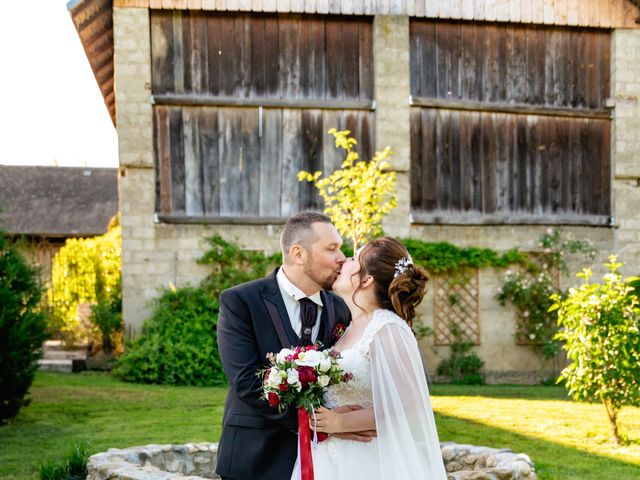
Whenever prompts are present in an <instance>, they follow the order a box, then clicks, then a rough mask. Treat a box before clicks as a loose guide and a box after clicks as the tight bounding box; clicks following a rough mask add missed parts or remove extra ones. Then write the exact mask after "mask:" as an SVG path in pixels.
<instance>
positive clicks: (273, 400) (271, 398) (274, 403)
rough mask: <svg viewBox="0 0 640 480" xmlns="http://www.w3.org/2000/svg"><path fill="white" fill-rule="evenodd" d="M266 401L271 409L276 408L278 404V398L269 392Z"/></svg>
mask: <svg viewBox="0 0 640 480" xmlns="http://www.w3.org/2000/svg"><path fill="white" fill-rule="evenodd" d="M267 399H268V400H269V405H271V406H272V407H277V406H278V405H279V404H280V398H279V397H278V395H276V394H275V393H273V392H269V395H268V396H267Z"/></svg>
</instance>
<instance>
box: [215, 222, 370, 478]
mask: <svg viewBox="0 0 640 480" xmlns="http://www.w3.org/2000/svg"><path fill="white" fill-rule="evenodd" d="M341 245H342V239H341V238H340V235H339V234H338V232H337V231H336V229H335V227H334V226H333V224H332V223H331V219H330V218H329V217H327V216H325V215H322V214H319V213H314V212H303V213H299V214H297V215H295V216H293V217H291V218H290V219H289V220H288V221H287V223H286V224H285V226H284V228H283V230H282V235H281V237H280V246H281V248H282V255H283V266H282V267H281V268H279V269H277V270H276V271H274V272H273V273H272V274H271V275H270V276H269V277H267V278H265V279H261V280H255V281H253V282H249V283H245V284H242V285H238V286H236V287H233V288H230V289H229V290H225V291H224V292H222V294H221V295H220V313H219V316H218V348H219V351H220V359H221V360H222V366H223V368H224V372H225V374H226V376H227V379H228V380H229V394H228V396H227V401H226V404H225V409H224V416H223V421H222V436H221V438H220V444H219V447H218V461H217V467H216V473H217V474H218V475H220V476H221V477H222V478H223V479H234V480H288V479H289V478H290V477H291V472H292V470H293V465H294V463H295V460H296V456H297V431H298V420H297V415H296V411H295V409H293V408H291V409H289V410H287V411H285V412H283V413H278V410H277V409H275V408H272V407H270V406H269V404H268V403H267V402H266V401H265V400H263V399H262V398H261V386H262V382H261V379H260V378H259V377H258V376H257V375H256V372H257V371H258V370H259V369H260V368H264V367H266V366H267V364H268V362H267V359H266V355H267V353H269V352H273V353H277V352H278V351H280V350H281V349H282V348H289V347H291V346H292V345H308V344H310V343H313V342H315V341H320V342H322V344H323V345H324V346H325V347H329V346H331V345H333V342H334V339H333V330H334V328H335V325H336V323H342V324H343V325H346V324H347V323H348V322H349V320H350V317H349V311H348V309H347V307H346V305H345V304H344V302H343V301H342V300H340V299H339V298H337V297H336V296H334V295H333V294H331V293H329V292H327V290H329V289H330V288H331V286H332V285H333V282H334V281H335V280H336V278H337V276H338V274H339V273H340V269H341V268H342V264H343V263H344V262H345V256H344V254H343V253H342V251H341V250H340V246H341ZM345 408H348V407H345ZM346 436H347V438H351V439H353V440H361V441H368V440H369V439H370V437H369V436H368V435H366V434H364V435H362V434H346Z"/></svg>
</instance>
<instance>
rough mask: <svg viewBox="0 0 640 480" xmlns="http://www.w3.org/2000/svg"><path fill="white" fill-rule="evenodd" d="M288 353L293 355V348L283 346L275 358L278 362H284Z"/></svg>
mask: <svg viewBox="0 0 640 480" xmlns="http://www.w3.org/2000/svg"><path fill="white" fill-rule="evenodd" d="M289 355H293V350H290V349H288V348H283V349H282V350H280V352H279V353H278V354H277V355H276V360H277V361H278V362H279V363H284V362H286V361H287V359H286V357H288V356H289Z"/></svg>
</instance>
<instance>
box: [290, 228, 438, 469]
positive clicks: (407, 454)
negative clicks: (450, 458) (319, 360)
mask: <svg viewBox="0 0 640 480" xmlns="http://www.w3.org/2000/svg"><path fill="white" fill-rule="evenodd" d="M426 283H427V276H426V273H425V272H424V270H423V269H422V268H420V267H418V266H416V265H414V264H413V263H412V261H411V257H410V256H409V254H408V252H407V250H406V249H405V247H404V246H403V245H402V244H401V243H400V242H399V241H397V240H395V239H393V238H390V237H382V238H378V239H376V240H373V241H372V242H370V243H368V244H367V245H365V246H364V247H363V248H362V249H360V250H359V251H358V252H357V253H356V256H355V257H353V258H351V259H348V260H347V262H346V263H345V264H344V265H343V267H342V271H341V273H340V275H339V276H338V278H337V280H336V281H335V283H334V285H333V290H334V292H335V293H336V294H338V295H339V296H340V297H341V298H342V299H343V300H344V301H345V302H346V303H347V305H348V306H349V309H350V311H351V316H352V321H351V324H350V325H349V327H348V328H347V330H346V332H345V334H344V335H343V336H342V337H341V338H340V340H339V341H338V342H337V343H336V345H335V347H334V348H335V349H336V350H338V351H339V352H340V353H341V355H342V360H341V362H342V365H343V368H344V370H345V371H348V372H351V373H352V374H353V380H352V381H350V382H349V383H344V384H340V385H336V386H334V387H330V388H329V389H328V391H327V392H326V393H325V407H326V408H325V407H323V408H320V409H319V410H317V411H316V429H317V431H318V432H325V433H327V434H329V437H328V439H327V440H326V441H324V442H321V443H318V444H317V445H315V446H314V447H313V448H312V455H313V467H314V476H315V479H316V480H343V479H344V480H359V479H363V480H364V479H366V480H376V479H389V478H400V479H409V478H420V479H425V480H445V479H446V478H447V475H446V473H445V469H444V464H443V461H442V454H441V451H440V444H439V442H438V433H437V431H436V425H435V421H434V418H433V411H432V409H431V402H430V400H429V392H428V389H427V382H426V380H425V373H424V369H423V366H422V361H421V357H420V352H419V350H418V345H417V342H416V339H415V337H414V335H413V332H412V331H411V322H412V320H413V318H414V316H415V309H416V307H417V305H418V304H419V303H420V302H421V301H422V298H423V296H424V294H425V291H426ZM344 405H360V406H361V407H362V408H360V409H358V410H349V409H348V408H346V409H345V408H342V409H338V410H336V408H337V407H339V406H344ZM312 428H313V420H312ZM366 430H377V437H375V438H373V439H372V440H371V441H370V442H358V441H353V440H347V439H344V438H338V437H339V436H340V434H341V433H345V432H358V431H366ZM333 434H336V435H333ZM299 475H300V473H299V464H298V463H296V466H295V467H294V471H293V475H292V479H299V478H300V476H299Z"/></svg>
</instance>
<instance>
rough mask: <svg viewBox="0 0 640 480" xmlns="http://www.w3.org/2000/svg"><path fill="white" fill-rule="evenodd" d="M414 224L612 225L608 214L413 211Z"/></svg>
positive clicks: (412, 220)
mask: <svg viewBox="0 0 640 480" xmlns="http://www.w3.org/2000/svg"><path fill="white" fill-rule="evenodd" d="M411 223H413V224H434V225H589V226H601V227H609V226H612V220H611V217H609V216H606V215H571V214H559V215H550V214H547V215H545V214H542V215H534V214H522V213H514V214H483V213H482V212H463V213H458V212H437V213H421V212H412V213H411Z"/></svg>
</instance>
